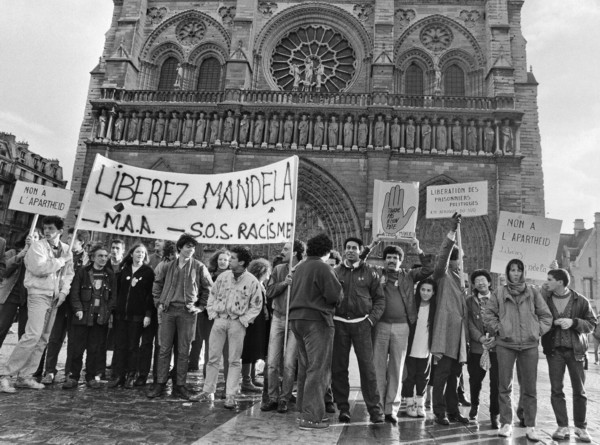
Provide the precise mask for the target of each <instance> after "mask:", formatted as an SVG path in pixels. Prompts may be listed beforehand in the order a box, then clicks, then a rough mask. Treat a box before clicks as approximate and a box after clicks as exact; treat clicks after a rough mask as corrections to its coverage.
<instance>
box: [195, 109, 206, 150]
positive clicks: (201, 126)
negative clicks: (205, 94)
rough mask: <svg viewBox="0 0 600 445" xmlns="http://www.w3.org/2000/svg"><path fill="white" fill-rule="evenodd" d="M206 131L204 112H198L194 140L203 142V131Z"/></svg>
mask: <svg viewBox="0 0 600 445" xmlns="http://www.w3.org/2000/svg"><path fill="white" fill-rule="evenodd" d="M205 132H206V119H205V118H204V113H200V116H199V117H198V121H197V122H196V142H197V143H199V144H201V143H202V142H204V133H205Z"/></svg>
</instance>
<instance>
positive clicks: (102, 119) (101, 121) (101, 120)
mask: <svg viewBox="0 0 600 445" xmlns="http://www.w3.org/2000/svg"><path fill="white" fill-rule="evenodd" d="M98 137H99V138H100V139H104V138H105V137H106V110H102V112H101V113H100V116H99V117H98Z"/></svg>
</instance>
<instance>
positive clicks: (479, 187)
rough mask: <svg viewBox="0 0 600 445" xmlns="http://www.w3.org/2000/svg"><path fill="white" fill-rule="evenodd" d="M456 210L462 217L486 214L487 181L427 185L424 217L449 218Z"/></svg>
mask: <svg viewBox="0 0 600 445" xmlns="http://www.w3.org/2000/svg"><path fill="white" fill-rule="evenodd" d="M456 212H457V213H460V214H461V215H462V216H463V217H469V216H482V215H487V213H488V182H487V181H480V182H465V183H462V184H444V185H431V186H429V187H427V213H426V214H425V217H426V218H428V219H435V218H450V217H451V216H452V215H454V213H456Z"/></svg>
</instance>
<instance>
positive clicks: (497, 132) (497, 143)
mask: <svg viewBox="0 0 600 445" xmlns="http://www.w3.org/2000/svg"><path fill="white" fill-rule="evenodd" d="M499 124H500V122H499V121H497V120H495V121H494V125H495V129H494V131H495V133H496V152H495V153H494V154H495V155H501V154H502V151H501V150H500V125H499Z"/></svg>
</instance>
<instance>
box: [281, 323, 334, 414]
mask: <svg viewBox="0 0 600 445" xmlns="http://www.w3.org/2000/svg"><path fill="white" fill-rule="evenodd" d="M290 323H291V327H292V332H293V333H294V336H295V337H296V342H297V346H298V395H297V397H296V406H297V408H298V411H299V412H300V413H301V415H302V418H303V419H304V420H308V421H311V422H321V419H323V417H324V416H325V390H326V388H327V376H328V375H329V372H330V369H331V355H332V348H333V337H334V328H333V326H328V325H327V323H326V322H325V321H315V320H291V322H290Z"/></svg>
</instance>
